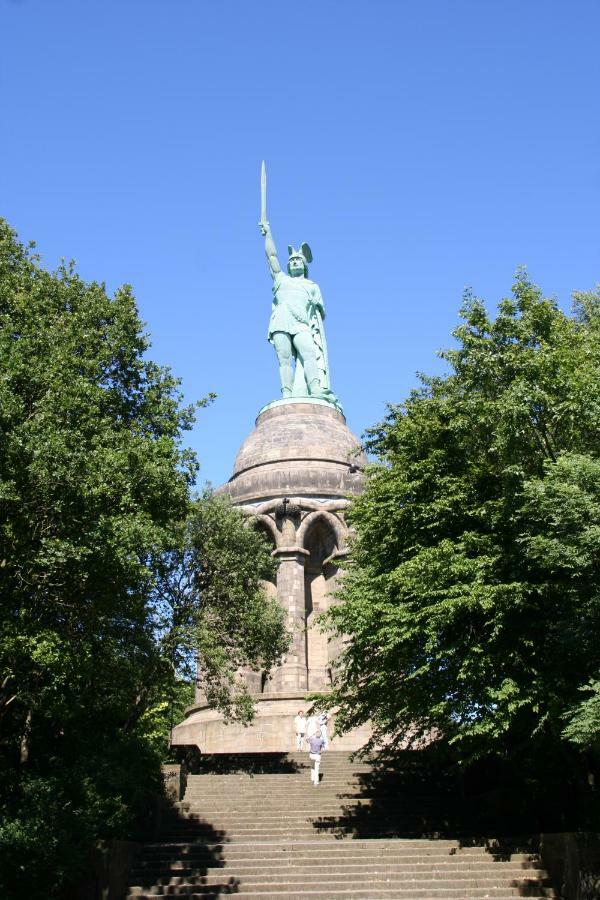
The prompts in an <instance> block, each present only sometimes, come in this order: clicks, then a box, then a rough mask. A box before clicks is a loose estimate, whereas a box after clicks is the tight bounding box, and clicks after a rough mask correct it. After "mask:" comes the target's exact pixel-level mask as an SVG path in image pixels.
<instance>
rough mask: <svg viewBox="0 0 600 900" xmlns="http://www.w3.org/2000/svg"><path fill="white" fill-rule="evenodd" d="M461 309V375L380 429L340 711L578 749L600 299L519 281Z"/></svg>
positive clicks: (598, 398)
mask: <svg viewBox="0 0 600 900" xmlns="http://www.w3.org/2000/svg"><path fill="white" fill-rule="evenodd" d="M462 319H463V322H462V324H461V325H460V326H459V327H458V328H457V329H456V331H455V332H454V337H455V339H456V345H455V347H454V348H452V349H450V350H447V351H445V352H443V353H442V354H441V355H442V358H443V359H444V360H446V362H447V363H448V366H449V372H448V374H447V375H446V376H444V377H437V378H426V377H422V386H421V388H420V389H419V390H417V391H415V392H413V393H412V394H411V396H410V397H409V398H408V399H407V400H406V401H405V402H404V403H401V404H399V405H397V406H391V407H389V410H388V414H387V417H386V419H385V421H384V422H382V423H381V424H380V425H378V426H376V427H375V428H374V429H372V430H371V431H370V432H369V433H368V439H367V446H368V449H369V450H370V451H371V452H372V453H373V454H375V456H376V457H377V458H378V462H376V463H374V464H373V465H371V467H370V468H369V471H368V477H367V485H366V490H365V492H364V494H363V495H362V496H361V497H360V498H359V499H358V500H357V501H356V502H355V503H354V506H353V509H352V512H351V522H352V525H353V526H354V528H355V530H356V536H355V539H354V541H353V544H352V549H351V558H350V564H349V567H348V572H347V574H346V576H345V578H344V579H343V582H342V586H341V589H340V591H339V605H337V606H336V607H334V608H333V610H332V611H331V613H330V615H329V619H328V624H329V626H330V627H332V628H333V629H334V631H335V632H336V633H337V634H338V635H341V636H348V641H347V643H346V645H345V649H344V651H343V652H342V655H341V657H340V660H339V677H338V682H337V687H336V691H335V694H334V697H333V702H334V703H337V704H339V705H340V708H341V712H340V718H339V723H340V725H342V726H343V727H345V728H348V727H351V726H353V725H358V724H361V723H364V722H366V721H367V720H369V719H370V720H371V721H372V722H373V723H374V726H375V730H376V737H377V738H380V737H382V736H383V735H386V736H387V737H388V738H391V739H392V743H396V744H400V743H402V742H403V741H406V740H407V739H408V740H411V739H412V740H416V741H418V740H420V739H422V738H425V737H427V736H428V735H430V734H431V733H434V734H437V735H440V736H443V737H444V739H445V740H447V741H448V742H449V744H450V745H451V746H452V747H453V749H454V753H455V754H456V756H457V757H458V758H459V759H462V760H463V761H466V760H473V759H475V758H477V757H483V756H486V755H489V754H493V753H501V754H508V755H511V756H512V757H513V758H518V757H519V755H520V758H523V757H524V756H527V757H528V758H529V759H533V758H537V759H538V760H543V759H545V758H547V757H548V755H552V753H555V754H558V755H559V756H560V755H561V754H562V755H563V756H565V757H569V754H570V751H569V749H568V747H569V745H568V741H571V742H579V743H582V742H583V743H586V744H587V745H589V744H590V738H591V735H592V733H595V734H596V736H597V734H598V726H599V724H600V718H599V716H598V700H597V687H598V683H597V681H594V682H593V683H592V685H591V687H590V688H589V689H590V690H592V691H594V695H593V697H592V698H591V699H590V698H589V696H588V695H586V694H585V693H584V694H582V688H586V686H588V683H589V680H590V679H597V678H598V675H599V673H600V641H598V633H599V626H600V566H599V565H598V559H600V554H599V551H600V452H599V448H600V295H599V294H580V295H576V305H575V314H574V315H573V316H567V315H565V314H564V313H563V312H561V310H560V309H559V308H558V307H557V304H556V303H555V302H554V301H553V300H551V299H548V298H544V297H543V296H542V295H541V293H540V291H539V290H538V288H536V287H535V286H534V285H532V284H531V283H530V282H529V281H528V280H527V278H526V277H525V275H524V274H522V273H520V274H519V276H518V280H517V282H516V284H515V285H514V289H513V296H512V298H510V299H505V300H503V301H502V302H501V303H500V306H499V310H498V315H497V317H496V318H495V319H492V318H490V317H489V316H488V315H487V313H486V310H485V308H484V305H483V304H482V303H481V302H480V301H479V300H477V299H475V298H473V297H472V296H470V295H469V294H467V296H466V297H465V301H464V305H463V308H462ZM584 732H585V733H584Z"/></svg>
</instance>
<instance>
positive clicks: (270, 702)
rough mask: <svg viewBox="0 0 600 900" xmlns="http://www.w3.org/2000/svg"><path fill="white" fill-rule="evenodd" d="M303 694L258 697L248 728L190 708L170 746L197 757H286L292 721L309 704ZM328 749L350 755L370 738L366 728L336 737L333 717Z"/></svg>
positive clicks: (201, 708)
mask: <svg viewBox="0 0 600 900" xmlns="http://www.w3.org/2000/svg"><path fill="white" fill-rule="evenodd" d="M305 697H306V694H305V693H300V692H290V693H287V694H274V693H273V694H262V695H261V697H260V698H259V699H258V700H257V704H256V715H255V718H254V722H253V723H252V725H247V726H245V725H240V724H239V723H232V724H229V725H226V724H225V723H224V722H223V716H222V715H221V714H220V713H219V712H218V711H217V710H214V709H210V708H209V707H208V706H194V707H191V708H190V709H189V710H188V711H187V714H186V717H185V719H184V720H183V722H181V723H180V724H179V725H177V726H176V727H175V728H174V729H173V731H172V733H171V742H172V744H174V745H178V744H195V745H196V746H197V747H198V749H199V750H200V752H201V753H290V752H293V751H294V750H295V749H296V735H295V732H294V717H295V716H296V714H297V712H298V710H300V709H303V710H304V711H305V712H306V711H307V709H308V708H309V706H310V704H309V703H307V702H306V699H305ZM328 731H329V736H330V738H329V747H330V749H331V750H340V751H343V752H346V753H352V752H353V751H355V750H360V748H361V747H363V746H364V745H365V744H366V743H367V741H368V740H369V738H370V737H371V729H370V728H369V727H368V726H364V727H362V728H357V729H354V730H353V731H350V732H348V733H347V734H344V735H343V736H341V737H338V736H337V735H336V734H335V733H334V732H335V714H332V715H331V718H330V720H329V728H328Z"/></svg>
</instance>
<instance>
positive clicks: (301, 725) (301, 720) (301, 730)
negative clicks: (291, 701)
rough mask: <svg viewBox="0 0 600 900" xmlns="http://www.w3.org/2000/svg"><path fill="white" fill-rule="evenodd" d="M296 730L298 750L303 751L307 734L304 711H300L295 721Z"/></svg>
mask: <svg viewBox="0 0 600 900" xmlns="http://www.w3.org/2000/svg"><path fill="white" fill-rule="evenodd" d="M294 729H295V731H296V750H303V749H304V735H305V734H306V717H305V715H304V711H303V710H302V709H300V710H298V715H297V716H296V718H295V719H294Z"/></svg>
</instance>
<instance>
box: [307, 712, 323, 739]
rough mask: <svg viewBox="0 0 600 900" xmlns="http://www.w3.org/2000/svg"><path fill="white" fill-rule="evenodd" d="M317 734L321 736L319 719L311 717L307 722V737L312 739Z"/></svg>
mask: <svg viewBox="0 0 600 900" xmlns="http://www.w3.org/2000/svg"><path fill="white" fill-rule="evenodd" d="M316 734H320V729H319V724H318V722H317V717H316V716H314V715H311V716H309V717H308V720H307V722H306V737H307V738H311V737H314V736H315V735H316Z"/></svg>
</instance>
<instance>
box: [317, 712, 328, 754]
mask: <svg viewBox="0 0 600 900" xmlns="http://www.w3.org/2000/svg"><path fill="white" fill-rule="evenodd" d="M328 722H329V716H328V715H327V713H321V715H320V716H319V727H320V729H321V732H320V734H321V738H322V739H323V749H324V750H328V749H329V738H328V736H327V723H328Z"/></svg>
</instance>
